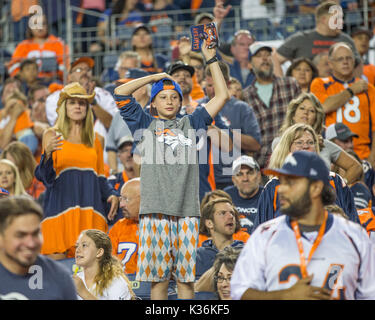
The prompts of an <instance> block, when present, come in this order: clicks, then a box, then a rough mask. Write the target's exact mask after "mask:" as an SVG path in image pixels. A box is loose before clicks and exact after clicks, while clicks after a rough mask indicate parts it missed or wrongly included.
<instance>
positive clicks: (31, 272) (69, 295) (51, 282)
mask: <svg viewBox="0 0 375 320" xmlns="http://www.w3.org/2000/svg"><path fill="white" fill-rule="evenodd" d="M42 219H43V210H42V208H41V207H40V206H39V205H38V204H37V203H36V202H34V201H33V200H31V199H30V198H26V197H23V196H12V197H9V196H8V197H6V198H4V199H0V242H1V245H0V278H1V283H2V285H1V286H0V299H2V300H8V299H9V300H25V299H29V300H76V292H75V288H74V284H73V281H72V279H71V277H70V274H69V273H68V272H67V271H65V269H63V267H61V266H60V265H59V264H58V263H57V262H55V261H53V260H51V259H49V258H47V257H45V256H43V255H40V254H39V253H40V248H41V246H42V242H43V238H42V237H41V230H40V228H41V227H40V222H41V220H42ZM38 274H39V276H40V278H38V279H37V275H38ZM36 279H37V280H36ZM31 284H32V285H31Z"/></svg>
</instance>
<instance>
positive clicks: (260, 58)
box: [244, 42, 301, 169]
mask: <svg viewBox="0 0 375 320" xmlns="http://www.w3.org/2000/svg"><path fill="white" fill-rule="evenodd" d="M271 52H272V48H271V47H269V46H267V45H265V44H264V43H261V42H254V43H253V44H252V45H251V46H250V54H251V58H250V63H251V65H252V69H253V71H254V73H255V76H256V79H255V81H254V82H253V84H251V85H250V86H249V87H247V88H245V89H244V98H245V101H246V102H247V103H248V104H249V105H250V106H251V107H252V108H253V110H254V113H255V116H256V119H257V121H258V124H259V128H260V137H261V141H260V145H261V147H260V151H259V152H257V153H256V155H255V158H256V160H257V162H258V163H259V166H260V168H261V169H262V168H264V167H266V166H267V162H268V159H269V157H270V155H271V151H272V150H271V144H272V141H273V139H274V138H275V137H276V136H277V135H278V131H279V129H280V127H281V125H282V122H283V121H284V117H285V114H286V110H287V107H288V104H289V102H290V101H291V100H292V99H294V98H296V97H297V96H298V95H299V94H300V93H301V89H300V87H299V85H298V83H297V81H296V80H295V79H293V78H289V77H275V76H274V75H273V63H272V59H271Z"/></svg>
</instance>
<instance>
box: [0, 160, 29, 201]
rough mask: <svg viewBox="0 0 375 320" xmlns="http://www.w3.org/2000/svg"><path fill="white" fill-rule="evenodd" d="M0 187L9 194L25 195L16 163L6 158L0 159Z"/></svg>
mask: <svg viewBox="0 0 375 320" xmlns="http://www.w3.org/2000/svg"><path fill="white" fill-rule="evenodd" d="M0 187H1V188H4V189H5V190H7V191H8V192H9V195H11V196H20V195H27V193H26V191H25V188H24V187H23V184H22V181H21V178H20V174H19V172H18V168H17V167H16V165H15V164H14V163H13V162H12V161H10V160H7V159H1V160H0Z"/></svg>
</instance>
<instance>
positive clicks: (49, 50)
mask: <svg viewBox="0 0 375 320" xmlns="http://www.w3.org/2000/svg"><path fill="white" fill-rule="evenodd" d="M67 48H68V47H67V46H64V43H63V41H62V40H61V39H59V38H57V37H55V36H54V35H49V36H48V38H47V40H46V42H45V43H44V44H43V45H39V44H38V43H36V42H34V41H32V40H24V41H22V42H21V43H19V44H18V45H17V47H16V49H15V50H14V53H13V56H12V60H11V61H10V63H9V66H8V71H9V74H10V75H11V76H12V77H14V76H15V75H16V74H17V73H18V71H19V70H20V65H21V62H22V60H24V59H32V58H36V59H37V63H38V65H39V67H41V64H42V61H41V60H40V59H41V58H51V57H56V61H57V67H58V70H57V71H58V75H59V77H60V78H61V79H62V76H63V70H64V55H65V66H67V67H68V66H69V61H68V53H69V52H68V49H67ZM38 76H39V77H40V78H44V77H51V76H53V73H51V72H39V74H38Z"/></svg>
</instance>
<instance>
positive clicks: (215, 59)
mask: <svg viewBox="0 0 375 320" xmlns="http://www.w3.org/2000/svg"><path fill="white" fill-rule="evenodd" d="M216 61H219V59H218V58H217V56H214V57H213V58H211V59H210V60H208V61H206V64H211V63H214V62H216Z"/></svg>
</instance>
